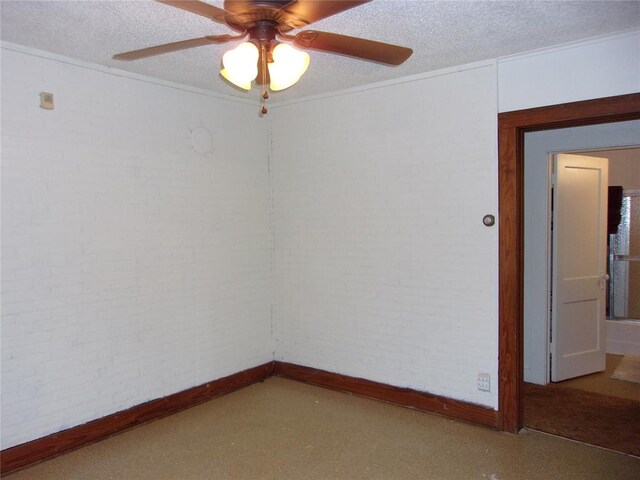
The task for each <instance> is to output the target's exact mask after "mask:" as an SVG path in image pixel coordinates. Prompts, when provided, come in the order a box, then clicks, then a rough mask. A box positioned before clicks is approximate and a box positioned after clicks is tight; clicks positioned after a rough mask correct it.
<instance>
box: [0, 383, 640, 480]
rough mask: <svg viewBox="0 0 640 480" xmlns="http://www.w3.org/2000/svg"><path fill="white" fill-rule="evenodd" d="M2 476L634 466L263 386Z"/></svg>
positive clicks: (325, 395) (401, 475)
mask: <svg viewBox="0 0 640 480" xmlns="http://www.w3.org/2000/svg"><path fill="white" fill-rule="evenodd" d="M7 478H9V479H10V480H28V479H32V480H35V479H47V480H56V479H65V480H73V479H91V480H102V479H153V480H161V479H176V480H189V479H198V480H203V479H212V480H215V479H247V480H251V479H295V480H313V479H322V480H327V479H372V480H373V479H391V480H395V479H398V480H411V479H420V480H429V479H433V480H440V479H441V480H447V479H453V480H466V479H479V480H532V479H537V480H545V479H553V480H562V479H566V480H569V479H571V480H578V479H580V480H590V479H594V480H595V479H597V480H603V479H615V480H626V479H629V480H631V479H633V480H636V479H638V478H640V458H636V457H631V456H626V455H623V454H619V453H615V452H611V451H608V450H603V449H599V448H596V447H591V446H587V445H584V444H580V443H576V442H572V441H569V440H564V439H561V438H557V437H553V436H549V435H545V434H540V433H536V432H531V431H526V432H525V433H523V434H521V435H517V436H516V435H510V434H507V433H501V432H494V431H491V430H488V429H485V428H481V427H475V426H471V425H467V424H464V423H461V422H457V421H453V420H448V419H445V418H441V417H437V416H435V415H429V414H425V413H421V412H417V411H414V410H409V409H406V408H401V407H396V406H392V405H387V404H385V403H382V402H378V401H374V400H369V399H365V398H361V397H357V396H353V395H348V394H344V393H340V392H334V391H331V390H326V389H322V388H319V387H313V386H309V385H304V384H301V383H297V382H292V381H289V380H285V379H281V378H271V379H269V380H267V381H265V382H263V383H261V384H257V385H253V386H251V387H248V388H245V389H243V390H240V391H238V392H235V393H232V394H230V395H226V396H224V397H221V398H218V399H215V400H212V401H210V402H208V403H205V404H202V405H200V406H197V407H194V408H191V409H189V410H186V411H184V412H181V413H179V414H176V415H173V416H171V417H167V418H165V419H163V420H160V421H157V422H153V423H150V424H147V425H145V426H142V427H139V428H135V429H132V430H130V431H128V432H125V433H123V434H120V435H116V436H114V437H111V438H109V439H107V440H104V441H102V442H98V443H96V444H94V445H90V446H87V447H85V448H83V449H80V450H76V451H75V452H71V453H69V454H67V455H64V456H61V457H58V458H56V459H53V460H50V461H46V462H43V463H41V464H38V465H35V466H33V467H31V468H28V469H25V470H22V471H19V472H16V473H15V474H13V475H10V476H8V477H7Z"/></svg>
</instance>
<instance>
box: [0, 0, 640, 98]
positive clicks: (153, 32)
mask: <svg viewBox="0 0 640 480" xmlns="http://www.w3.org/2000/svg"><path fill="white" fill-rule="evenodd" d="M207 1H208V2H209V3H212V4H214V5H216V6H218V7H222V3H223V2H222V0H207ZM0 18H1V24H0V38H1V39H2V40H3V41H8V42H12V43H16V44H20V45H24V46H27V47H33V48H37V49H41V50H45V51H48V52H53V53H57V54H60V55H65V56H68V57H72V58H75V59H79V60H83V61H87V62H93V63H97V64H101V65H106V66H109V67H114V68H118V69H121V70H127V71H130V72H135V73H139V74H143V75H148V76H151V77H155V78H159V79H163V80H169V81H172V82H177V83H180V84H186V85H191V86H194V87H198V88H203V89H207V90H212V91H216V92H219V93H223V94H227V95H236V96H239V97H243V98H253V97H257V95H258V92H257V90H256V89H254V90H252V91H251V92H249V93H245V92H241V91H238V90H237V89H234V88H232V87H230V86H229V85H228V84H227V83H226V82H225V81H224V80H222V79H221V78H220V77H219V75H218V70H219V64H220V59H221V58H222V54H223V53H224V52H225V51H226V50H228V49H229V48H230V46H229V44H227V45H211V46H204V47H199V48H194V49H191V50H183V51H180V52H174V53H169V54H165V55H160V56H157V57H152V58H148V59H143V60H138V61H134V62H118V61H115V60H112V59H111V56H112V55H113V54H115V53H120V52H126V51H130V50H136V49H139V48H144V47H148V46H152V45H156V44H162V43H168V42H175V41H178V40H184V39H189V38H194V37H200V36H203V35H212V34H213V35H215V34H222V33H231V32H230V31H229V29H226V28H225V27H224V26H223V25H220V24H217V23H213V22H212V21H210V20H207V19H205V18H203V17H200V16H197V15H194V14H190V13H188V12H185V11H183V10H180V9H176V8H173V7H170V6H167V5H163V4H160V3H156V2H154V1H152V0H129V1H104V0H103V1H52V0H49V1H27V0H22V1H12V0H2V1H1V3H0ZM311 28H312V29H314V30H325V31H329V32H335V33H342V34H346V35H351V36H359V37H364V38H369V39H372V40H378V41H382V42H388V43H394V44H397V45H402V46H407V47H411V48H413V50H414V53H413V55H412V57H411V58H410V59H409V60H408V61H407V62H406V63H405V64H403V65H401V66H399V67H387V66H384V65H379V64H374V63H368V62H364V61H359V60H355V59H352V58H347V57H341V56H337V55H329V54H326V53H321V52H310V54H311V65H310V66H309V70H308V71H307V73H306V74H305V75H304V76H303V78H302V79H301V80H300V82H299V83H298V84H296V85H295V86H293V87H292V88H290V89H288V90H286V91H283V92H277V93H274V94H273V95H272V100H273V101H278V100H285V99H289V98H299V97H305V96H309V95H314V94H320V93H325V92H330V91H335V90H342V89H345V88H349V87H355V86H359V85H365V84H368V83H373V82H377V81H382V80H387V79H392V78H398V77H403V76H407V75H411V74H416V73H422V72H427V71H432V70H437V69H440V68H445V67H450V66H455V65H461V64H465V63H470V62H474V61H480V60H486V59H490V58H496V57H499V56H504V55H510V54H515V53H519V52H525V51H529V50H534V49H537V48H542V47H547V46H551V45H558V44H563V43H567V42H571V41H575V40H581V39H586V38H591V37H594V36H598V35H602V34H608V33H613V32H620V31H625V30H631V29H637V28H640V2H639V1H427V0H374V1H372V2H371V3H368V4H364V5H361V6H359V7H356V8H354V9H352V10H348V11H346V12H343V13H340V14H338V15H335V16H333V17H330V18H327V19H325V20H322V21H320V22H317V23H314V24H313V25H312V26H311ZM292 33H296V31H294V32H292Z"/></svg>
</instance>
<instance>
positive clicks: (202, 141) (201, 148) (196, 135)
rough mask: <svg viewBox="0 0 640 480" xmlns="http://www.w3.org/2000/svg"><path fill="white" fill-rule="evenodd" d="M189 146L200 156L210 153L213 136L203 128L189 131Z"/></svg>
mask: <svg viewBox="0 0 640 480" xmlns="http://www.w3.org/2000/svg"><path fill="white" fill-rule="evenodd" d="M191 146H192V147H193V149H194V150H195V151H196V152H197V153H200V154H205V153H210V152H211V150H212V149H213V135H211V132H210V131H209V130H207V129H206V128H204V127H198V128H196V129H194V130H192V131H191Z"/></svg>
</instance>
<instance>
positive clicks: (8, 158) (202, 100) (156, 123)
mask: <svg viewBox="0 0 640 480" xmlns="http://www.w3.org/2000/svg"><path fill="white" fill-rule="evenodd" d="M14 49H15V47H11V46H7V45H6V44H5V45H3V49H2V217H3V218H2V448H7V447H10V446H12V445H15V444H19V443H22V442H25V441H28V440H32V439H34V438H37V437H40V436H43V435H46V434H49V433H52V432H56V431H58V430H61V429H64V428H67V427H71V426H73V425H76V424H80V423H83V422H85V421H88V420H91V419H94V418H97V417H102V416H104V415H107V414H110V413H112V412H115V411H118V410H121V409H124V408H127V407H130V406H132V405H136V404H139V403H142V402H144V401H146V400H149V399H153V398H157V397H161V396H163V395H167V394H170V393H173V392H176V391H180V390H183V389H185V388H188V387H191V386H194V385H199V384H202V383H204V382H207V381H210V380H213V379H216V378H219V377H222V376H225V375H228V374H231V373H235V372H237V371H239V370H243V369H245V368H249V367H253V366H255V365H258V364H261V363H264V362H267V361H271V360H272V359H273V347H272V344H271V333H270V329H271V325H270V305H271V290H270V281H271V263H270V262H271V256H270V255H271V233H270V212H269V195H270V187H269V178H268V168H267V154H266V145H267V137H266V134H267V130H266V126H265V123H264V122H263V121H261V120H260V119H259V118H258V117H257V115H256V112H257V107H256V106H255V105H246V104H242V103H239V102H237V101H230V100H225V99H221V98H215V97H213V96H211V95H210V94H202V93H197V92H195V91H187V90H185V89H183V88H179V87H177V86H173V87H172V86H168V85H167V86H162V85H157V84H154V83H150V81H147V80H144V79H136V78H132V77H131V76H127V75H124V76H122V75H121V73H122V72H120V73H118V72H113V74H112V73H109V72H110V71H108V70H107V69H105V68H102V67H95V68H93V67H86V66H83V65H82V64H78V63H76V64H74V62H73V61H67V60H65V59H60V60H54V59H51V58H42V57H40V56H38V55H40V54H39V53H33V54H31V53H21V52H19V51H13V50H14ZM18 50H20V49H18ZM45 57H46V55H45ZM42 91H48V92H53V93H54V94H55V101H56V108H55V110H53V111H47V110H43V109H40V108H39V106H38V105H39V92H42ZM197 127H206V128H208V129H209V130H210V131H212V132H213V133H214V142H215V150H214V151H213V153H210V154H206V155H200V154H197V153H195V152H194V150H193V149H192V147H191V144H190V133H191V131H192V130H193V129H195V128H197Z"/></svg>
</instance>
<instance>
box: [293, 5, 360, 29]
mask: <svg viewBox="0 0 640 480" xmlns="http://www.w3.org/2000/svg"><path fill="white" fill-rule="evenodd" d="M370 1H371V0H293V1H292V2H289V3H288V4H286V5H284V6H283V7H282V8H281V9H280V12H282V13H284V14H285V15H286V17H285V18H287V17H292V18H287V22H286V23H287V24H288V26H290V27H291V28H300V27H305V26H307V25H309V24H310V23H313V22H317V21H318V20H322V19H323V18H327V17H330V16H331V15H335V14H336V13H340V12H344V11H345V10H349V9H350V8H353V7H357V6H358V5H362V4H363V3H368V2H370Z"/></svg>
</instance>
